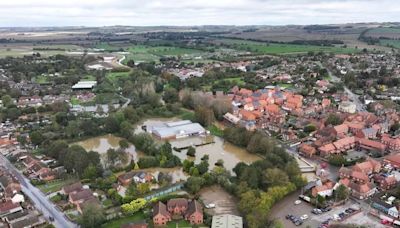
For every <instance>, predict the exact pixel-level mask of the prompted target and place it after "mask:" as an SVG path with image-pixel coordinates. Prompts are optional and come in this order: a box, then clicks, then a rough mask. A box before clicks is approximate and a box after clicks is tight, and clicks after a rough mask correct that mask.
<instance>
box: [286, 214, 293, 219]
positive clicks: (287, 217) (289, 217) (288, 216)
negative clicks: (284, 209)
mask: <svg viewBox="0 0 400 228" xmlns="http://www.w3.org/2000/svg"><path fill="white" fill-rule="evenodd" d="M292 216H293V215H291V214H288V215H286V216H285V218H286V219H291V218H292Z"/></svg>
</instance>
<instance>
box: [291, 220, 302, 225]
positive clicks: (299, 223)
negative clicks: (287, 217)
mask: <svg viewBox="0 0 400 228" xmlns="http://www.w3.org/2000/svg"><path fill="white" fill-rule="evenodd" d="M293 223H294V225H296V226H301V224H303V221H302V220H301V219H296V220H295V221H293Z"/></svg>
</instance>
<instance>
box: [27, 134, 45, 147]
mask: <svg viewBox="0 0 400 228" xmlns="http://www.w3.org/2000/svg"><path fill="white" fill-rule="evenodd" d="M29 138H30V139H31V142H32V143H33V144H34V145H40V144H42V142H43V141H44V140H45V138H44V136H43V135H42V133H41V132H39V131H34V132H31V133H30V134H29Z"/></svg>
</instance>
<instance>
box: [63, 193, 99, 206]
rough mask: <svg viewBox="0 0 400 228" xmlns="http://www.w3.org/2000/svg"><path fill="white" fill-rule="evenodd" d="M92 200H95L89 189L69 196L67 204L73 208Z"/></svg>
mask: <svg viewBox="0 0 400 228" xmlns="http://www.w3.org/2000/svg"><path fill="white" fill-rule="evenodd" d="M93 198H95V196H94V195H93V192H92V190H90V189H82V190H81V191H78V192H73V193H71V194H69V202H70V203H72V204H74V205H75V206H78V205H79V204H81V203H83V202H85V201H87V200H90V199H93Z"/></svg>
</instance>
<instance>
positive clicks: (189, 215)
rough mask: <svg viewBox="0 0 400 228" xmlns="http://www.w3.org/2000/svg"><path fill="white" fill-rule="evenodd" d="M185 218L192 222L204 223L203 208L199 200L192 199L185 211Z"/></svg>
mask: <svg viewBox="0 0 400 228" xmlns="http://www.w3.org/2000/svg"><path fill="white" fill-rule="evenodd" d="M185 220H187V221H189V222H190V224H202V223H203V208H202V206H201V205H200V203H199V202H198V201H197V200H192V201H190V203H189V206H188V209H187V211H186V213H185Z"/></svg>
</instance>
